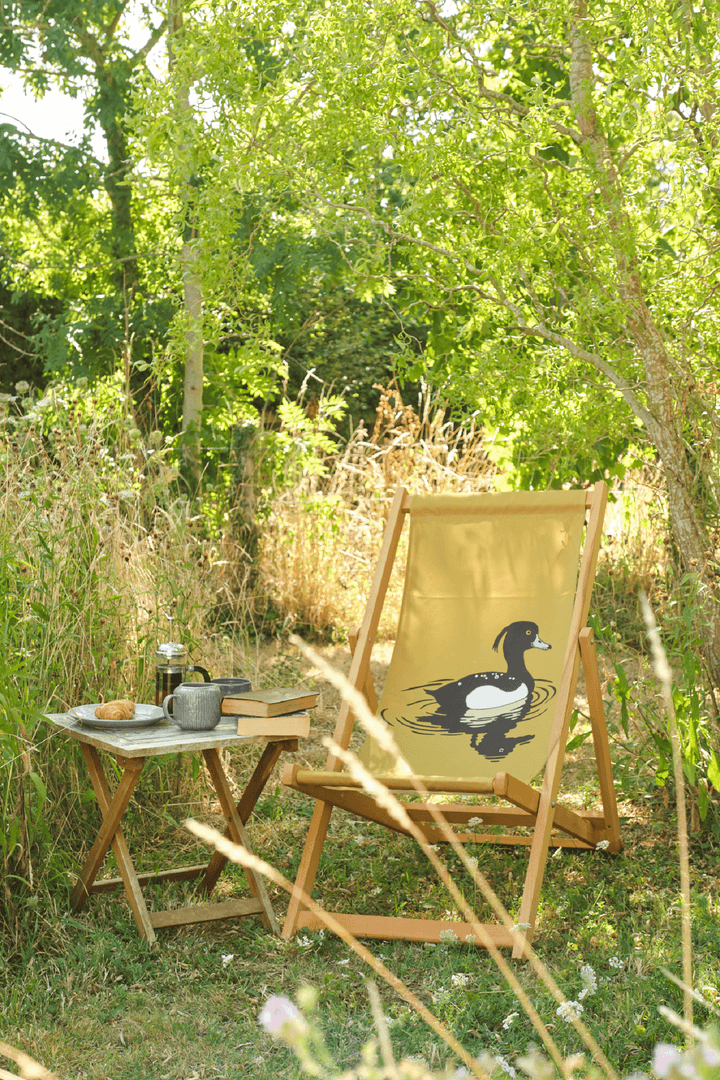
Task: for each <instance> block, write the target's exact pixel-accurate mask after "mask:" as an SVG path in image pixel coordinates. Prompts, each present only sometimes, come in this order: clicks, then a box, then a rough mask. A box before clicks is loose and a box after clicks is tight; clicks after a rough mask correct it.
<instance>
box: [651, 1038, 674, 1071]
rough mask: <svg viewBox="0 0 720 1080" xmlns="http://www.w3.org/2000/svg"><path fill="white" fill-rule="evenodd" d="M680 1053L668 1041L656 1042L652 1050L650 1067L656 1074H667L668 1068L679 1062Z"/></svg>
mask: <svg viewBox="0 0 720 1080" xmlns="http://www.w3.org/2000/svg"><path fill="white" fill-rule="evenodd" d="M680 1058H681V1054H680V1051H679V1050H678V1048H677V1046H671V1045H670V1043H662V1042H661V1043H658V1044H657V1046H656V1047H655V1049H654V1051H653V1063H652V1068H653V1072H654V1073H655V1075H656V1076H660V1077H663V1076H667V1074H668V1073H669V1072H670V1070H671V1069H672V1068H673V1067H674V1066H675V1065H678V1064H679V1063H680Z"/></svg>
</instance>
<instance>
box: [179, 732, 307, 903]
mask: <svg viewBox="0 0 720 1080" xmlns="http://www.w3.org/2000/svg"><path fill="white" fill-rule="evenodd" d="M283 750H297V739H292V740H285V741H284V742H269V743H267V745H266V747H265V749H264V750H263V752H262V755H261V757H260V760H259V761H258V763H257V765H256V766H255V770H254V772H253V774H252V776H251V777H250V779H249V780H248V783H247V786H246V788H245V791H244V792H243V794H242V797H241V799H240V801H239V803H238V804H237V812H238V816H239V818H240V820H241V822H242V823H243V825H244V824H245V822H246V821H247V820H248V819H249V817H250V815H251V814H252V812H253V810H254V809H255V803H256V802H257V801H258V799H259V797H260V795H261V794H262V792H263V790H264V788H265V785H266V784H267V782H268V780H269V778H270V774H271V773H272V771H273V769H274V768H275V764H276V762H277V760H278V758H279V757H280V755H281V754H282V752H283ZM224 835H225V836H226V837H228V838H229V837H230V828H229V826H228V828H227V829H226V830H225V833H224ZM226 864H227V859H226V857H225V856H224V855H221V854H220V853H219V852H218V851H216V852H215V853H214V854H213V856H212V858H211V859H210V862H209V863H208V866H207V870H206V871H205V874H204V875H203V879H202V881H201V882H200V884H199V885H198V889H199V890H200V892H203V893H207V894H209V893H211V892H212V890H213V889H214V887H215V885H216V883H217V880H218V878H219V877H220V875H221V873H222V872H223V869H224V868H225V865H226Z"/></svg>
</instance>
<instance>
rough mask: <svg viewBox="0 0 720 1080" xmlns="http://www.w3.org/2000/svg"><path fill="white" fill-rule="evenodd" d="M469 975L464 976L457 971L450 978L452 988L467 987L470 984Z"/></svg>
mask: <svg viewBox="0 0 720 1080" xmlns="http://www.w3.org/2000/svg"><path fill="white" fill-rule="evenodd" d="M470 978H471V976H470V975H465V974H464V973H463V972H461V971H458V972H456V973H455V974H454V975H453V977H452V984H453V986H467V984H468V983H469V982H470Z"/></svg>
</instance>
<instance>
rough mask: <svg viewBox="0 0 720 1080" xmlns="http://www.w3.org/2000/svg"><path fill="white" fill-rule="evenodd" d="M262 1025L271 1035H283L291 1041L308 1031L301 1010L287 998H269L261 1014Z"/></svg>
mask: <svg viewBox="0 0 720 1080" xmlns="http://www.w3.org/2000/svg"><path fill="white" fill-rule="evenodd" d="M260 1023H261V1024H262V1026H263V1027H264V1028H265V1030H266V1031H267V1032H268V1033H269V1034H270V1035H276V1036H277V1035H282V1036H284V1037H285V1038H286V1039H289V1040H292V1038H293V1037H295V1038H297V1036H298V1035H303V1034H304V1033H305V1032H306V1031H307V1024H306V1023H305V1020H304V1019H303V1017H302V1016H301V1014H300V1010H299V1009H298V1008H297V1006H296V1005H293V1003H292V1001H290V999H289V998H286V997H279V996H274V997H271V998H268V1000H267V1001H266V1002H265V1006H264V1008H263V1011H262V1012H261V1013H260Z"/></svg>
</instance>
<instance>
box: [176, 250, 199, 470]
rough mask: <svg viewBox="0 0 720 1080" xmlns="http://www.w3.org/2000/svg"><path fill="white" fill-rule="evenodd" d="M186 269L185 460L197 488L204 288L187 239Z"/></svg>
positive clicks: (184, 271)
mask: <svg viewBox="0 0 720 1080" xmlns="http://www.w3.org/2000/svg"><path fill="white" fill-rule="evenodd" d="M180 258H181V262H182V268H183V294H184V301H185V316H186V318H187V321H188V325H187V329H186V331H185V379H184V383H183V418H182V430H183V435H184V440H183V459H184V463H185V468H186V474H187V478H188V479H189V480H190V481H191V483H192V486H193V488H194V489H195V490H196V489H197V487H198V485H199V483H200V471H201V438H200V434H201V430H200V429H201V424H202V409H203V378H204V371H203V359H204V346H203V326H202V317H203V291H202V281H201V278H200V274H199V273H198V270H197V261H198V251H197V248H195V247H193V246H192V245H191V244H190V243H188V242H187V241H186V242H185V243H184V244H183V246H182V252H181V255H180Z"/></svg>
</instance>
